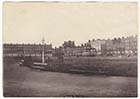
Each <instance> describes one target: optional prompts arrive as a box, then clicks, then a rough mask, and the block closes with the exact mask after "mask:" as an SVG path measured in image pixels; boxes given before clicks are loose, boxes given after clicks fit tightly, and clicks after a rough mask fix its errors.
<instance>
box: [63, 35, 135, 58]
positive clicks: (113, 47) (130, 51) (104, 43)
mask: <svg viewBox="0 0 140 99" xmlns="http://www.w3.org/2000/svg"><path fill="white" fill-rule="evenodd" d="M70 42H73V41H68V42H67V43H66V42H65V43H64V44H63V46H62V47H63V52H64V55H65V56H118V55H127V56H130V55H137V35H136V36H130V37H126V38H124V37H122V38H114V39H107V40H106V39H96V40H95V39H93V40H89V41H88V42H87V43H85V44H81V46H72V47H69V46H70V45H69V44H70ZM73 45H75V44H73Z"/></svg>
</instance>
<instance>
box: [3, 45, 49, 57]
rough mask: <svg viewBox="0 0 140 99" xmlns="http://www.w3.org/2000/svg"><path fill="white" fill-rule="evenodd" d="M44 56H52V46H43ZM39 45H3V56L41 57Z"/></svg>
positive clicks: (40, 46)
mask: <svg viewBox="0 0 140 99" xmlns="http://www.w3.org/2000/svg"><path fill="white" fill-rule="evenodd" d="M44 48H45V56H52V45H51V44H49V45H47V44H45V45H44ZM41 52H42V45H41V44H3V56H4V57H5V56H41Z"/></svg>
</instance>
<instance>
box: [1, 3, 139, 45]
mask: <svg viewBox="0 0 140 99" xmlns="http://www.w3.org/2000/svg"><path fill="white" fill-rule="evenodd" d="M3 7H4V10H3V11H4V12H3V16H4V19H3V42H4V43H41V39H42V37H44V38H45V43H47V44H50V43H51V44H52V45H53V46H54V47H55V46H60V45H62V43H63V42H64V41H68V40H73V41H75V43H76V45H80V44H82V43H85V42H87V41H88V40H89V39H90V40H91V39H93V38H95V39H98V38H100V39H108V38H110V39H111V38H114V37H123V36H124V37H126V36H131V35H136V34H137V33H138V20H137V19H138V15H137V3H135V2H125V3H124V2H123V3H62V2H61V3H39V2H38V3H31V2H30V3H29V2H28V3H25V2H24V3H8V2H7V3H4V6H3Z"/></svg>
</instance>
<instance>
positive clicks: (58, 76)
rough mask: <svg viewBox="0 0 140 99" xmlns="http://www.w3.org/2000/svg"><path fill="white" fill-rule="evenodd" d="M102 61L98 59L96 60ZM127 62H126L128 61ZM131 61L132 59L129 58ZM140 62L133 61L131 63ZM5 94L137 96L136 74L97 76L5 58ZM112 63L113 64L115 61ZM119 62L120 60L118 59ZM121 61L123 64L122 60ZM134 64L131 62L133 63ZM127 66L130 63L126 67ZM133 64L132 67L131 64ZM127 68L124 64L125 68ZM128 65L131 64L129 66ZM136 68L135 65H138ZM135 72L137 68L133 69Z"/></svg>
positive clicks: (15, 95)
mask: <svg viewBox="0 0 140 99" xmlns="http://www.w3.org/2000/svg"><path fill="white" fill-rule="evenodd" d="M96 62H98V61H96ZM126 62H127V61H125V63H126ZM128 62H129V61H128ZM133 62H135V64H137V63H136V61H134V60H133V61H132V60H131V64H132V63H133ZM3 64H4V82H3V85H4V86H3V89H4V96H5V97H6V96H8V97H17V96H20V97H22V96H26V97H27V96H32V97H34V96H47V97H136V96H137V77H136V76H104V75H100V76H97V75H96V76H95V75H82V74H71V73H58V72H47V71H37V70H33V69H30V68H28V67H20V66H19V65H18V61H16V60H15V59H10V60H9V59H6V60H5V59H4V63H3ZM111 64H112V63H111ZM115 64H117V62H115ZM119 64H123V62H122V63H120V61H119ZM129 65H130V64H129ZM125 67H126V66H125ZM130 67H131V66H130ZM123 68H124V67H123ZM126 68H127V67H126ZM132 69H134V71H135V70H136V69H135V66H134V68H132ZM132 71H133V70H132Z"/></svg>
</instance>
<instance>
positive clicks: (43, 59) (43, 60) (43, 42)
mask: <svg viewBox="0 0 140 99" xmlns="http://www.w3.org/2000/svg"><path fill="white" fill-rule="evenodd" d="M44 44H45V40H44V37H43V39H42V63H44V62H45V58H44V57H45V55H44Z"/></svg>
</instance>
